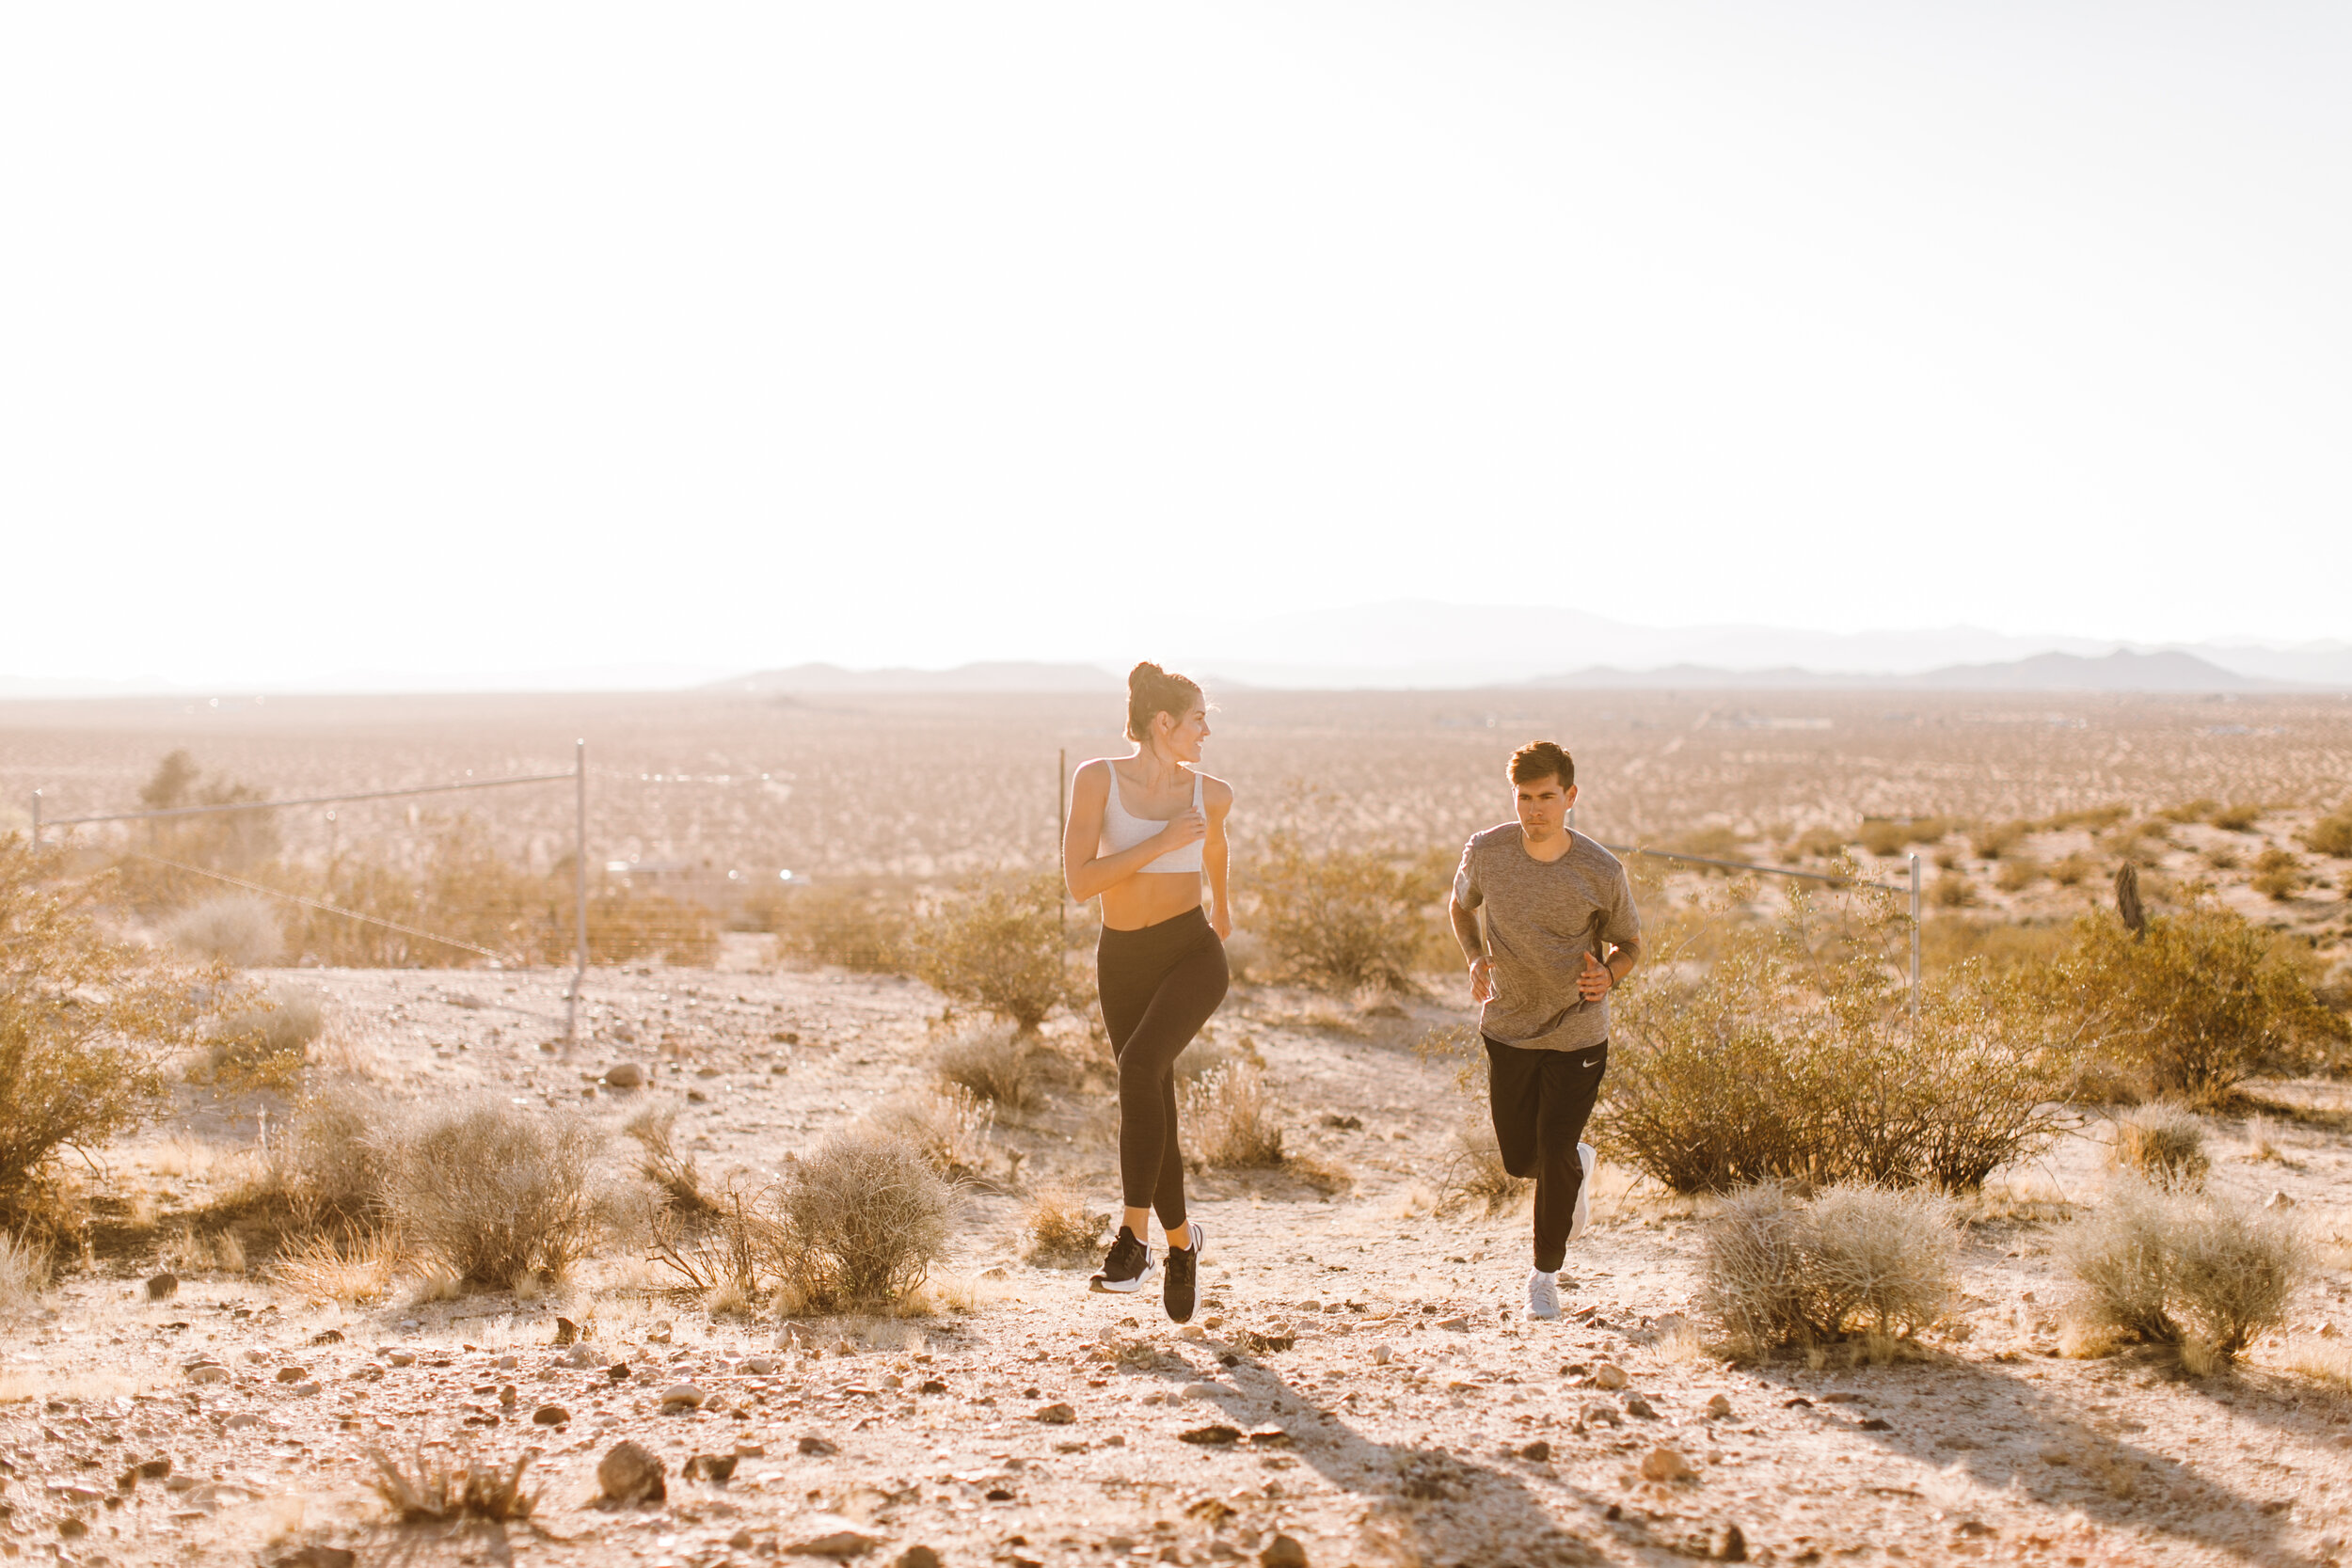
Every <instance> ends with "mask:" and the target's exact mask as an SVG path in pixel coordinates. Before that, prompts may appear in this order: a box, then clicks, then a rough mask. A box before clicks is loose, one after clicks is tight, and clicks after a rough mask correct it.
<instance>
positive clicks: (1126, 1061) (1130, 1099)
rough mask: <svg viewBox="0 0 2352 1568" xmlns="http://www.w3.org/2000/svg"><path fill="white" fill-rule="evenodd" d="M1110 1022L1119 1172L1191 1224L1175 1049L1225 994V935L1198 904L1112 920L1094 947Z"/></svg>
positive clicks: (1175, 1221) (1133, 1193) (1137, 1194)
mask: <svg viewBox="0 0 2352 1568" xmlns="http://www.w3.org/2000/svg"><path fill="white" fill-rule="evenodd" d="M1094 962H1095V974H1096V977H1097V981H1098V983H1099V984H1100V986H1101V989H1102V993H1103V1026H1104V1028H1105V1029H1107V1030H1109V1031H1110V1037H1111V1055H1112V1056H1113V1057H1114V1058H1115V1059H1117V1061H1118V1063H1119V1181H1120V1187H1121V1189H1123V1191H1124V1193H1125V1196H1126V1203H1127V1207H1128V1208H1130V1209H1145V1208H1149V1209H1153V1210H1156V1211H1158V1212H1159V1216H1160V1224H1162V1225H1163V1226H1166V1227H1168V1229H1170V1230H1173V1229H1174V1228H1176V1227H1178V1226H1180V1225H1182V1224H1184V1151H1183V1150H1182V1149H1180V1148H1177V1146H1176V1058H1177V1057H1178V1056H1179V1055H1181V1054H1183V1053H1184V1047H1186V1046H1188V1045H1190V1044H1191V1043H1192V1037H1193V1036H1195V1035H1197V1034H1199V1033H1200V1026H1201V1025H1202V1024H1204V1023H1206V1022H1209V1015H1210V1014H1211V1013H1214V1012H1216V1005H1217V1004H1218V1003H1220V1002H1222V1001H1224V1000H1225V986H1226V981H1227V975H1226V972H1225V944H1224V943H1223V942H1219V941H1218V940H1217V937H1216V930H1215V929H1213V928H1212V927H1210V925H1209V917H1208V915H1207V914H1206V913H1204V912H1203V911H1201V910H1200V909H1198V908H1194V909H1190V910H1187V911H1184V913H1183V914H1180V915H1177V916H1175V917H1174V918H1172V919H1168V920H1163V921H1161V922H1160V923H1159V924H1158V925H1156V926H1146V927H1143V929H1141V930H1139V931H1114V930H1112V929H1111V928H1110V927H1107V926H1105V927H1103V937H1102V940H1101V941H1100V942H1097V943H1096V944H1095V949H1094Z"/></svg>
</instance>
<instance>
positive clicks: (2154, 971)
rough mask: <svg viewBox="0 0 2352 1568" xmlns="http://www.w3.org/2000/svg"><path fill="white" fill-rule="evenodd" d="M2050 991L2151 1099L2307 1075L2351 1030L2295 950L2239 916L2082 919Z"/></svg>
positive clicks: (2198, 912) (2102, 915) (2191, 913)
mask: <svg viewBox="0 0 2352 1568" xmlns="http://www.w3.org/2000/svg"><path fill="white" fill-rule="evenodd" d="M2047 992H2048V994H2049V995H2050V996H2051V997H2052V998H2053V1000H2054V1002H2055V1003H2056V1004H2057V1005H2058V1007H2059V1008H2060V1009H2061V1010H2062V1011H2063V1012H2064V1013H2066V1014H2068V1015H2070V1016H2071V1020H2072V1027H2073V1028H2074V1029H2075V1030H2078V1031H2079V1032H2081V1033H2082V1035H2083V1036H2084V1037H2087V1038H2090V1039H2093V1040H2095V1041H2097V1042H2098V1044H2099V1046H2100V1048H2101V1049H2102V1050H2103V1051H2104V1052H2106V1053H2107V1054H2108V1055H2109V1056H2110V1057H2112V1058H2113V1059H2114V1060H2115V1061H2116V1062H2117V1063H2118V1064H2119V1065H2120V1066H2122V1068H2124V1069H2126V1070H2128V1071H2130V1072H2132V1073H2135V1074H2137V1076H2138V1077H2139V1078H2140V1079H2141V1080H2142V1081H2143V1083H2144V1086H2145V1089H2146V1090H2147V1092H2150V1093H2152V1094H2156V1095H2169V1096H2173V1097H2176V1098H2180V1099H2185V1100H2187V1101H2192V1102H2204V1101H2211V1100H2213V1099H2214V1098H2215V1097H2217V1096H2219V1095H2222V1094H2225V1093H2227V1092H2228V1090H2229V1089H2230V1088H2231V1087H2232V1086H2233V1085H2235V1084H2236V1083H2237V1082H2238V1081H2239V1080H2240V1079H2243V1078H2244V1077H2246V1076H2247V1075H2248V1074H2249V1073H2251V1072H2254V1071H2257V1070H2271V1069H2276V1070H2280V1071H2300V1070H2305V1069H2308V1067H2310V1066H2311V1065H2312V1064H2314V1063H2315V1062H2317V1061H2318V1060H2319V1059H2320V1058H2321V1056H2322V1054H2323V1053H2324V1050H2325V1048H2326V1047H2327V1046H2328V1044H2329V1043H2330V1042H2333V1041H2337V1040H2341V1039H2342V1038H2344V1034H2345V1029H2344V1021H2343V1020H2342V1019H2340V1018H2338V1017H2337V1016H2336V1015H2335V1014H2334V1013H2332V1012H2330V1011H2329V1010H2328V1008H2327V1007H2326V1006H2323V1005H2322V1004H2321V1003H2320V1001H2319V999H2318V998H2317V997H2316V996H2315V995H2313V994H2312V988H2311V983H2310V981H2309V979H2308V978H2307V977H2306V975H2305V974H2304V973H2303V970H2302V967H2301V965H2300V964H2299V963H2298V962H2297V961H2296V957H2295V955H2294V954H2292V953H2291V952H2289V951H2288V950H2287V949H2286V948H2285V947H2284V946H2282V945H2281V944H2280V943H2278V942H2274V941H2273V940H2272V939H2271V937H2270V934H2269V933H2268V932H2266V931H2265V930H2263V929H2262V928H2261V927H2258V926H2256V925H2254V924H2253V923H2252V922H2250V921H2249V920H2248V919H2246V917H2245V916H2243V915H2241V914H2239V913H2237V912H2236V911H2233V910H2230V909H2226V908H2223V907H2221V906H2219V905H2217V904H2213V903H2210V902H2204V901H2200V902H2197V903H2193V904H2191V905H2189V906H2188V907H2187V908H2185V909H2184V910H2181V911H2177V912H2175V913H2171V914H2159V915H2152V916H2150V917H2149V920H2148V925H2147V930H2146V934H2145V935H2144V936H2140V937H2135V936H2134V935H2133V934H2132V932H2131V931H2130V930H2129V929H2128V928H2126V927H2125V926H2124V925H2123V923H2122V921H2121V920H2119V919H2117V918H2116V917H2115V916H2114V915H2112V914H2110V913H2108V912H2106V911H2094V912H2092V913H2090V914H2087V915H2084V916H2083V917H2082V918H2081V919H2079V920H2077V921H2076V922H2075V924H2074V930H2073V933H2072V941H2071V945H2070V949H2069V951H2068V952H2067V953H2066V954H2065V955H2063V956H2062V957H2061V958H2059V959H2058V962H2057V963H2056V964H2055V965H2054V966H2053V970H2052V973H2051V974H2050V976H2049V979H2048V981H2047Z"/></svg>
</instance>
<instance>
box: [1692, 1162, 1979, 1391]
mask: <svg viewBox="0 0 2352 1568" xmlns="http://www.w3.org/2000/svg"><path fill="white" fill-rule="evenodd" d="M1702 1234H1703V1238H1704V1240H1703V1248H1704V1250H1703V1254H1702V1258H1701V1265H1700V1275H1701V1291H1700V1299H1701V1302H1702V1305H1703V1307H1704V1308H1705V1309H1706V1310H1707V1311H1708V1313H1709V1314H1710V1315H1711V1316H1712V1317H1713V1318H1714V1319H1715V1320H1716V1321H1717V1322H1718V1323H1721V1324H1722V1325H1723V1327H1724V1331H1725V1332H1726V1334H1727V1335H1728V1336H1729V1337H1730V1338H1731V1339H1732V1340H1733V1341H1734V1342H1736V1343H1738V1344H1740V1345H1741V1346H1743V1347H1745V1348H1747V1349H1749V1350H1750V1351H1752V1352H1756V1353H1764V1352H1769V1351H1771V1350H1773V1349H1777V1348H1781V1347H1785V1346H1792V1345H1814V1344H1818V1343H1821V1342H1825V1341H1836V1340H1840V1339H1846V1338H1855V1337H1867V1338H1873V1339H1876V1340H1879V1341H1881V1342H1884V1341H1891V1340H1897V1339H1902V1338H1911V1337H1913V1336H1915V1335H1916V1334H1917V1333H1918V1332H1919V1331H1920V1330H1922V1329H1924V1328H1926V1327H1928V1326H1929V1325H1930V1324H1931V1323H1934V1322H1935V1321H1936V1320H1937V1319H1938V1318H1940V1317H1942V1316H1943V1314H1944V1313H1945V1311H1946V1310H1947V1308H1948V1307H1950V1305H1951V1303H1952V1300H1953V1298H1954V1296H1955V1294H1956V1292H1957V1290H1958V1284H1959V1269H1958V1256H1959V1233H1958V1230H1957V1228H1956V1227H1954V1225H1953V1223H1952V1216H1951V1212H1950V1208H1949V1206H1948V1205H1947V1203H1946V1202H1945V1201H1944V1199H1943V1198H1942V1197H1940V1196H1937V1195H1935V1194H1933V1193H1930V1192H1923V1191H1920V1190H1917V1189H1911V1190H1899V1189H1894V1188H1887V1187H1878V1186H1870V1185H1859V1184H1850V1185H1839V1186H1833V1187H1831V1188H1828V1189H1827V1190H1825V1191H1823V1192H1822V1193H1821V1194H1820V1196H1818V1197H1817V1198H1816V1199H1815V1200H1814V1201H1813V1202H1812V1203H1811V1204H1810V1205H1808V1204H1805V1203H1804V1202H1802V1201H1800V1200H1799V1199H1798V1198H1797V1197H1796V1196H1794V1195H1792V1194H1791V1193H1790V1192H1789V1191H1788V1189H1787V1188H1784V1187H1783V1186H1782V1185H1781V1184H1780V1183H1778V1182H1776V1181H1767V1182H1760V1183H1758V1184H1756V1185H1755V1186H1752V1187H1747V1188H1743V1189H1741V1190H1740V1191H1739V1192H1736V1193H1733V1194H1731V1195H1730V1196H1727V1197H1725V1198H1724V1201H1723V1203H1722V1205H1721V1206H1720V1207H1719V1208H1718V1210H1717V1211H1716V1212H1715V1213H1714V1214H1713V1215H1712V1216H1710V1217H1709V1219H1708V1221H1707V1223H1706V1226H1705V1227H1704V1229H1703V1232H1702Z"/></svg>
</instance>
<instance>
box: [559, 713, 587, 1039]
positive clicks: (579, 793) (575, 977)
mask: <svg viewBox="0 0 2352 1568" xmlns="http://www.w3.org/2000/svg"><path fill="white" fill-rule="evenodd" d="M587 983H588V742H587V740H586V739H585V738H582V739H580V740H578V741H575V742H574V743H573V746H572V995H571V1005H570V1006H568V1007H566V1008H565V1009H564V1041H565V1043H567V1044H571V1045H577V1044H579V1043H580V988H581V987H582V986H585V985H586V984H587Z"/></svg>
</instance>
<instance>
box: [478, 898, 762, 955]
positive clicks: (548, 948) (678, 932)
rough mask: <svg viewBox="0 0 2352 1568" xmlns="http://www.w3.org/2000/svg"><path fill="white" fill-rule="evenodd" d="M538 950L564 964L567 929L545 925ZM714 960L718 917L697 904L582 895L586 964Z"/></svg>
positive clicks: (571, 946) (568, 937)
mask: <svg viewBox="0 0 2352 1568" xmlns="http://www.w3.org/2000/svg"><path fill="white" fill-rule="evenodd" d="M540 945H541V955H542V959H543V961H547V962H554V963H562V962H564V961H565V960H566V959H568V958H570V957H571V954H572V952H573V950H574V940H573V938H572V936H571V934H570V927H569V926H568V924H558V923H554V922H550V923H549V925H548V927H547V928H546V933H545V935H544V936H543V938H542V941H541V944H540ZM718 957H719V917H718V916H717V915H715V914H713V913H711V912H710V911H708V910H707V909H705V908H703V906H702V905H700V904H696V903H693V902H691V901H690V900H687V899H682V898H673V897H671V896H670V895H667V894H664V893H655V892H649V891H646V890H644V889H638V888H631V887H628V886H607V887H605V888H602V889H599V890H596V891H594V892H591V893H590V894H589V895H588V960H589V962H591V963H600V964H612V963H628V962H632V961H637V960H646V959H650V960H655V961H658V962H661V963H669V964H679V965H683V966H685V967H687V968H707V967H708V966H709V965H711V964H712V963H715V962H716V961H717V960H718ZM436 961H437V962H447V961H448V960H447V958H440V959H437V960H436Z"/></svg>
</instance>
